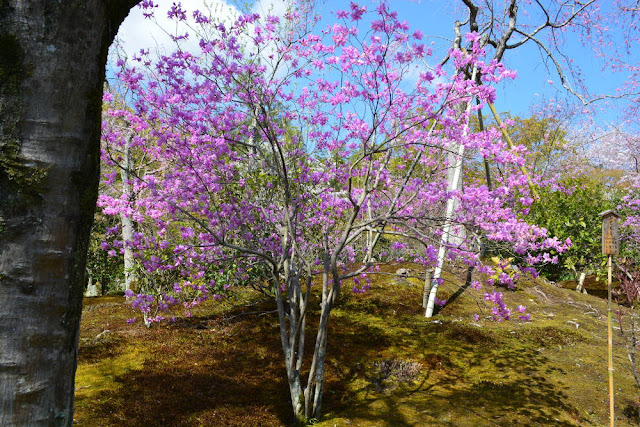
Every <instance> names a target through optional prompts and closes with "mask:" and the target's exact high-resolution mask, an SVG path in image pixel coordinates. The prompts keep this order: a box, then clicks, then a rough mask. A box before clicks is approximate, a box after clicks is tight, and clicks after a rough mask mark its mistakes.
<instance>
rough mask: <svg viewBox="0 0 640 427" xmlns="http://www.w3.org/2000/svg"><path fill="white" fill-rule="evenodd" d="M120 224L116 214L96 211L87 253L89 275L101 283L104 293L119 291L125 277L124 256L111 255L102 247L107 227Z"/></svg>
mask: <svg viewBox="0 0 640 427" xmlns="http://www.w3.org/2000/svg"><path fill="white" fill-rule="evenodd" d="M118 224H119V218H118V217H116V216H109V215H103V214H101V213H100V212H96V214H95V217H94V222H93V228H92V229H91V238H90V240H89V253H88V255H87V271H88V275H89V276H90V277H91V278H92V279H93V281H94V282H98V283H100V286H101V289H102V293H103V294H107V293H114V292H118V291H119V290H120V289H119V285H120V282H121V281H122V280H123V278H124V262H123V260H122V256H120V255H119V254H118V255H117V256H114V257H111V256H109V255H108V253H107V252H106V251H105V250H103V249H102V248H101V247H100V244H101V243H102V242H103V241H104V239H105V233H106V230H107V227H115V226H117V225H118Z"/></svg>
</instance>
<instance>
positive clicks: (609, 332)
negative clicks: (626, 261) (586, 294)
mask: <svg viewBox="0 0 640 427" xmlns="http://www.w3.org/2000/svg"><path fill="white" fill-rule="evenodd" d="M612 257H613V256H612V255H608V256H607V270H608V271H607V276H608V282H609V284H608V286H607V293H608V297H609V306H608V308H607V342H608V347H609V360H608V370H609V425H610V426H611V427H613V426H614V425H615V417H614V400H613V330H612V327H611V311H612V308H611V258H612Z"/></svg>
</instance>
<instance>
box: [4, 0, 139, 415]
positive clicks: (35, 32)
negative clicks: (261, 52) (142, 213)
mask: <svg viewBox="0 0 640 427" xmlns="http://www.w3.org/2000/svg"><path fill="white" fill-rule="evenodd" d="M136 2H137V1H136V0H111V1H110V0H85V1H55V2H54V1H51V0H31V1H28V2H27V1H21V0H2V1H0V337H1V338H0V425H2V426H17V425H20V426H22V425H43V426H44V425H47V426H54V425H67V426H70V425H71V424H72V422H73V394H74V374H75V368H76V355H77V342H78V327H79V321H80V313H81V305H82V294H83V289H84V286H85V284H86V281H85V261H86V252H87V246H88V242H89V232H90V228H91V222H92V220H93V211H94V206H95V200H96V196H97V184H98V169H99V139H100V109H101V94H102V86H103V82H104V71H105V63H106V56H107V49H108V47H109V44H110V43H111V41H112V39H113V37H114V35H115V33H116V31H117V29H118V26H119V25H120V23H121V22H122V20H123V19H124V18H125V16H126V15H127V13H128V11H129V9H130V7H132V6H133V5H134V4H135V3H136Z"/></svg>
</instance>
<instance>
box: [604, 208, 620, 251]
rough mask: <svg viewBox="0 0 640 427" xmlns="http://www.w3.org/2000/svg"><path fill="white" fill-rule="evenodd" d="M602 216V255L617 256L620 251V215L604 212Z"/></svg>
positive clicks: (610, 211)
mask: <svg viewBox="0 0 640 427" xmlns="http://www.w3.org/2000/svg"><path fill="white" fill-rule="evenodd" d="M600 216H601V217H602V253H603V254H605V255H617V254H618V252H619V250H620V233H619V232H618V219H620V215H618V214H617V213H615V212H614V211H612V210H609V211H604V212H602V213H601V214H600Z"/></svg>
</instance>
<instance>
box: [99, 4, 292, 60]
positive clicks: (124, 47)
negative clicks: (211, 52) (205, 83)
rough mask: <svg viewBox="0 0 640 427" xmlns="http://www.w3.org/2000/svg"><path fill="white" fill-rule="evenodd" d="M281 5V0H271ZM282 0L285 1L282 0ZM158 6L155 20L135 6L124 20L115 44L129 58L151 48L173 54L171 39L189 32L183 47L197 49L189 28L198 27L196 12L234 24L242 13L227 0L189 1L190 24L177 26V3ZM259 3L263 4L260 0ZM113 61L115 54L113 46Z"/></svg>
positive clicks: (188, 18) (192, 33)
mask: <svg viewBox="0 0 640 427" xmlns="http://www.w3.org/2000/svg"><path fill="white" fill-rule="evenodd" d="M271 1H274V2H276V3H277V2H278V0H271ZM280 1H282V0H280ZM154 3H155V4H157V5H158V7H157V8H155V9H154V17H153V18H152V19H147V18H145V17H144V12H146V11H144V10H142V9H140V8H138V7H135V8H133V9H132V10H131V13H130V14H129V16H128V17H127V18H126V19H125V20H124V22H123V23H122V25H121V26H120V29H119V31H118V35H117V41H116V42H115V43H114V45H117V46H118V47H119V50H121V51H122V52H123V53H124V54H125V55H126V57H127V58H129V59H131V57H132V56H133V55H134V54H138V53H139V52H140V50H141V49H150V50H151V52H154V51H156V50H157V51H159V52H170V51H172V50H173V48H174V46H175V43H174V42H173V41H172V39H171V36H172V35H173V36H177V35H182V34H184V33H185V32H188V33H189V35H190V39H189V41H188V42H186V43H185V44H183V48H185V49H188V50H189V48H190V47H193V48H195V47H196V46H197V45H198V42H199V40H198V38H197V37H195V34H194V31H193V30H192V29H190V28H188V26H194V24H195V21H194V19H193V11H194V10H200V11H202V12H203V13H204V14H205V15H209V11H210V14H211V16H214V17H215V18H216V19H217V20H219V21H222V22H232V21H235V19H236V18H237V17H238V15H239V14H240V11H239V10H238V9H237V8H236V7H235V6H233V5H230V4H229V3H227V2H226V1H224V0H186V1H182V7H183V9H185V10H186V11H187V21H186V25H185V23H184V22H180V23H176V21H174V20H172V19H169V18H168V16H167V12H168V11H169V9H170V8H171V6H172V5H173V3H177V1H175V0H156V1H154ZM259 3H263V2H262V1H260V2H259ZM111 53H112V58H114V55H115V52H114V51H113V47H112V52H111Z"/></svg>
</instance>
